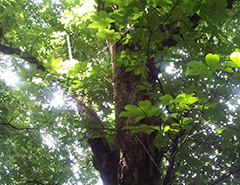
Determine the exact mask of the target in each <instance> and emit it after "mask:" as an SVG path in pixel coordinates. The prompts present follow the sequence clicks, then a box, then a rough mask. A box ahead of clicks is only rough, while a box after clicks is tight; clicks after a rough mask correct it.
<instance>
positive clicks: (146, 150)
mask: <svg viewBox="0 0 240 185" xmlns="http://www.w3.org/2000/svg"><path fill="white" fill-rule="evenodd" d="M133 135H134V136H135V137H136V138H137V140H138V142H139V143H140V144H141V145H142V147H143V148H144V150H145V152H146V153H147V154H148V156H149V157H150V159H151V161H152V162H153V164H154V165H155V166H156V168H157V170H158V171H159V173H160V175H161V176H162V177H163V174H162V172H161V170H160V168H159V166H158V165H157V163H156V162H155V160H154V159H153V157H152V156H151V154H150V153H149V151H148V149H147V148H146V147H145V146H144V144H143V143H142V141H141V140H140V139H139V138H138V136H137V135H136V134H133Z"/></svg>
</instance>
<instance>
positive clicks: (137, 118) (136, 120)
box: [134, 114, 146, 123]
mask: <svg viewBox="0 0 240 185" xmlns="http://www.w3.org/2000/svg"><path fill="white" fill-rule="evenodd" d="M145 117H146V115H145V114H143V115H139V116H136V117H135V118H134V123H137V122H139V121H140V120H142V119H144V118H145Z"/></svg>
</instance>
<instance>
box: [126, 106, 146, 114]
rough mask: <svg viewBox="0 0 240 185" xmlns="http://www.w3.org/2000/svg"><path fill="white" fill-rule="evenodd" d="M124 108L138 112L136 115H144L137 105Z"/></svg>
mask: <svg viewBox="0 0 240 185" xmlns="http://www.w3.org/2000/svg"><path fill="white" fill-rule="evenodd" d="M124 108H125V109H126V110H127V111H131V112H136V113H139V114H142V113H143V112H142V110H141V109H140V108H139V107H138V106H136V105H126V106H125V107H124Z"/></svg>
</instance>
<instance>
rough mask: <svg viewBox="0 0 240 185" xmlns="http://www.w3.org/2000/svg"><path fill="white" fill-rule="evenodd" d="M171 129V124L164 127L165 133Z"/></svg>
mask: <svg viewBox="0 0 240 185" xmlns="http://www.w3.org/2000/svg"><path fill="white" fill-rule="evenodd" d="M170 129H171V128H170V126H169V125H167V126H165V127H164V129H163V132H164V133H165V132H167V131H168V130H170Z"/></svg>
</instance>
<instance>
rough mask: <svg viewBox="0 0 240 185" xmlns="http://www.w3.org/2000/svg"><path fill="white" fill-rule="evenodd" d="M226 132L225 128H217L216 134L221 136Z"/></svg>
mask: <svg viewBox="0 0 240 185" xmlns="http://www.w3.org/2000/svg"><path fill="white" fill-rule="evenodd" d="M224 130H225V128H217V129H216V132H217V134H221V133H222V132H223V131H224Z"/></svg>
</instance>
